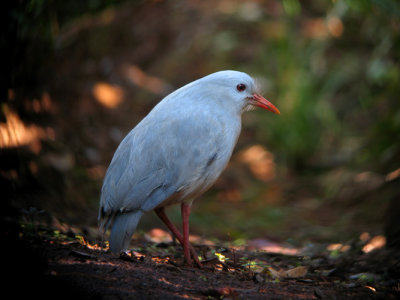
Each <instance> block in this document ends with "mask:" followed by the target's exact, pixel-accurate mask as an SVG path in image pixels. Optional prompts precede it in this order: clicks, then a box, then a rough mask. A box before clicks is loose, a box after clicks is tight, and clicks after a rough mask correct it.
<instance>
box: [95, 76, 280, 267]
mask: <svg viewBox="0 0 400 300" xmlns="http://www.w3.org/2000/svg"><path fill="white" fill-rule="evenodd" d="M254 107H261V108H263V109H266V110H268V111H271V112H273V113H275V114H280V111H279V110H278V109H277V108H276V107H275V106H274V105H273V104H272V103H271V102H269V101H268V100H266V99H265V98H264V97H263V96H261V95H260V94H259V92H258V91H257V87H256V84H255V81H254V79H253V78H252V77H250V75H248V74H246V73H244V72H240V71H233V70H223V71H218V72H215V73H212V74H209V75H207V76H205V77H202V78H200V79H197V80H195V81H193V82H191V83H188V84H187V85H185V86H183V87H181V88H179V89H177V90H175V91H174V92H172V93H171V94H169V95H167V96H166V97H165V98H164V99H162V100H161V101H160V102H159V103H158V104H157V105H156V106H155V107H154V108H153V109H152V110H151V111H150V112H149V113H148V114H147V116H145V117H144V118H143V119H142V120H141V121H140V122H139V123H138V124H137V125H136V126H135V127H134V128H133V129H132V130H131V131H130V132H129V133H128V134H127V135H126V136H125V138H124V139H123V140H122V142H121V143H120V144H119V146H118V147H117V150H116V151H115V153H114V156H113V158H112V160H111V163H110V165H109V167H108V168H107V171H106V174H105V177H104V180H103V185H102V188H101V195H100V205H99V214H98V221H99V229H100V230H101V231H102V232H103V236H104V234H105V233H106V232H107V230H109V229H110V235H109V248H110V251H111V252H112V253H121V252H123V251H125V250H127V249H128V247H129V244H130V241H131V239H132V235H133V234H134V232H135V230H136V227H137V225H138V223H139V220H140V219H141V217H142V216H143V214H144V213H145V212H149V211H152V210H154V211H155V213H156V214H157V216H158V217H159V218H160V219H161V220H162V221H163V222H164V223H165V225H166V226H167V228H168V229H169V230H170V231H171V232H172V233H173V235H174V236H175V237H176V238H177V240H178V241H179V242H180V244H181V245H182V247H183V254H184V262H185V264H187V265H190V266H192V265H193V260H194V262H195V263H196V264H197V265H198V266H199V267H201V262H200V261H199V258H198V256H197V254H196V251H195V249H194V247H193V246H192V245H191V244H190V243H189V216H190V213H191V206H192V203H193V201H194V200H195V199H197V198H199V196H200V195H202V194H203V193H204V192H205V191H207V190H208V189H209V188H210V187H211V186H212V185H213V183H214V182H215V181H216V180H217V179H218V177H219V176H220V175H221V173H222V172H223V170H224V169H225V168H226V166H227V164H228V162H229V160H230V158H231V156H232V153H233V150H234V147H235V145H236V143H237V140H238V137H239V134H240V131H241V126H242V125H241V123H242V122H241V117H242V113H243V112H245V111H247V110H250V109H252V108H254ZM174 204H178V205H180V206H181V217H182V227H183V228H182V231H183V232H182V233H181V232H180V231H179V230H178V229H177V227H176V226H175V225H174V224H173V223H172V222H171V221H170V220H169V218H168V216H167V215H166V213H165V208H166V207H167V206H170V205H174Z"/></svg>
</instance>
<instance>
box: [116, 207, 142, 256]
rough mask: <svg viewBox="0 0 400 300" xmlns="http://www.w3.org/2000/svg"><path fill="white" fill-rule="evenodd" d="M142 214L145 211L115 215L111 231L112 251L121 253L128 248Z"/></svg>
mask: <svg viewBox="0 0 400 300" xmlns="http://www.w3.org/2000/svg"><path fill="white" fill-rule="evenodd" d="M142 215H143V211H141V210H137V211H131V212H126V213H123V214H119V215H116V216H115V218H114V222H113V224H112V225H111V233H110V250H111V252H114V253H119V252H121V251H123V250H126V249H127V248H128V246H129V242H130V240H131V238H132V235H133V234H134V233H135V230H136V226H137V225H138V223H139V220H140V218H141V217H142Z"/></svg>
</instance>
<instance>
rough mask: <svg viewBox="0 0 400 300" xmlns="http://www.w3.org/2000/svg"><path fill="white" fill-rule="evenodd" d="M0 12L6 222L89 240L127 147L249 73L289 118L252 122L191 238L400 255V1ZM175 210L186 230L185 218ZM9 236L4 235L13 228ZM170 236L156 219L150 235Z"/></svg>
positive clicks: (29, 6)
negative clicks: (66, 230) (60, 228)
mask: <svg viewBox="0 0 400 300" xmlns="http://www.w3.org/2000/svg"><path fill="white" fill-rule="evenodd" d="M8 5H9V7H8V8H7V9H5V10H4V11H3V12H2V15H3V18H2V19H3V20H4V21H5V22H4V26H3V29H2V36H1V48H2V49H3V50H4V51H2V52H3V53H4V54H3V55H4V56H3V60H4V69H3V71H2V74H3V75H4V78H3V80H2V83H3V84H2V85H3V86H2V98H1V113H0V183H1V195H2V196H1V211H2V215H3V216H2V222H3V223H5V224H7V226H9V225H10V224H12V223H13V222H16V221H17V222H18V223H34V222H43V223H47V224H55V223H58V224H59V223H65V224H70V225H74V226H79V227H82V228H86V230H89V229H91V228H92V229H93V228H95V227H96V226H97V210H98V201H99V193H100V188H101V184H102V179H103V176H104V174H105V171H106V168H107V167H108V164H109V162H110V160H111V158H112V155H113V153H114V151H115V149H116V147H117V145H118V144H119V142H120V141H121V140H122V138H123V137H124V136H125V135H126V134H127V133H128V132H129V130H130V129H131V128H132V127H133V126H135V125H136V124H137V123H138V122H139V121H140V120H141V119H142V118H143V117H144V116H145V115H146V114H147V113H148V112H149V111H150V109H151V108H152V107H153V106H154V105H155V104H156V103H157V102H158V101H160V100H161V99H162V98H163V97H164V96H165V95H167V94H168V93H169V92H171V91H172V90H174V89H176V88H178V87H180V86H182V85H184V84H186V83H188V82H190V81H192V80H195V79H197V78H199V77H202V76H204V75H207V74H209V73H212V72H215V71H219V70H223V69H235V70H240V71H244V72H247V73H249V74H251V75H252V76H254V77H255V78H256V80H257V82H258V84H259V86H260V90H261V92H262V94H263V95H264V96H265V97H266V98H267V99H269V100H270V101H271V102H272V103H274V104H275V105H276V106H277V107H278V108H279V109H280V111H281V115H279V116H276V115H273V114H270V113H267V112H266V111H262V110H255V111H252V112H249V113H247V114H246V115H245V116H244V119H243V130H242V134H241V136H240V139H239V142H238V145H237V147H236V150H235V153H234V155H233V157H232V160H231V162H230V164H229V166H228V168H227V170H226V171H225V172H224V173H223V175H222V176H221V178H220V179H219V180H218V181H217V183H216V184H215V185H214V186H213V187H212V188H211V189H210V191H208V192H207V193H206V194H205V195H204V196H203V197H202V199H201V200H200V201H197V202H195V204H194V207H193V213H192V216H191V232H192V233H194V234H197V235H199V236H202V237H207V238H208V239H220V240H230V241H232V242H234V243H236V244H241V243H245V242H246V240H248V239H254V238H260V237H261V238H268V239H273V240H277V241H287V242H289V243H291V244H293V245H295V246H299V245H304V244H306V243H309V242H326V241H329V242H343V241H347V240H349V239H357V238H358V237H359V236H360V234H362V233H364V232H368V233H369V234H370V235H371V236H376V235H384V236H386V238H387V239H388V241H387V242H388V243H389V244H390V245H398V244H399V228H400V225H399V222H400V221H399V220H400V216H399V214H400V213H399V211H400V209H399V187H400V182H399V178H400V101H399V100H400V99H399V95H400V69H399V64H400V63H399V59H400V38H399V37H400V5H399V4H398V2H397V1H395V0H382V1H373V0H371V1H343V0H336V1H311V0H310V1H297V0H285V1H272V0H271V1H261V0H260V1H227V0H224V1H223V0H221V1H112V0H110V1H106V0H97V1H95V0H92V1H79V2H77V1H72V2H71V1H54V0H53V1H51V0H43V1H39V0H32V1H13V3H12V4H8ZM169 213H170V214H171V216H172V219H173V220H174V221H178V220H179V208H171V209H170V210H169ZM7 226H3V228H5V229H7V228H8V227H7ZM159 226H161V225H160V223H159V221H158V220H156V218H155V217H154V215H153V214H147V215H146V216H145V217H144V218H143V220H142V222H141V224H140V225H139V229H140V230H139V231H147V230H148V229H150V228H153V227H159Z"/></svg>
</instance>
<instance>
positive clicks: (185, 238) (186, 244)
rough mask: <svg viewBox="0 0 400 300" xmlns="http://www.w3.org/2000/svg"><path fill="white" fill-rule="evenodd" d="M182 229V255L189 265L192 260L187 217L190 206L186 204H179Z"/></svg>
mask: <svg viewBox="0 0 400 300" xmlns="http://www.w3.org/2000/svg"><path fill="white" fill-rule="evenodd" d="M181 215H182V227H183V254H184V255H185V259H186V262H187V263H188V264H189V265H191V264H192V259H191V257H190V252H189V246H190V243H189V216H190V205H188V204H186V203H184V202H183V203H182V204H181Z"/></svg>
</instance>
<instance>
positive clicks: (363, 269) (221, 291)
mask: <svg viewBox="0 0 400 300" xmlns="http://www.w3.org/2000/svg"><path fill="white" fill-rule="evenodd" d="M10 228H11V227H10ZM4 241H5V242H7V245H12V247H10V246H9V247H8V248H7V249H8V252H9V253H7V254H6V256H4V259H5V264H6V265H7V266H8V269H7V268H6V269H5V271H4V274H7V276H6V278H7V279H6V284H5V287H6V289H9V290H10V291H11V292H12V294H13V295H15V296H30V297H32V296H36V295H37V296H51V297H54V296H57V298H58V299H64V298H65V299H66V298H68V299H71V298H72V297H75V299H350V298H351V299H399V298H400V280H399V276H398V275H399V271H398V270H399V265H398V264H399V261H400V259H399V254H398V252H394V251H389V250H387V249H384V248H381V249H379V250H375V251H372V252H370V253H363V252H362V251H360V249H361V248H360V247H365V245H366V244H367V243H368V242H367V241H365V243H364V244H363V245H361V244H360V242H359V243H358V245H356V244H353V245H339V247H336V249H333V248H334V247H333V248H332V246H331V248H330V249H331V251H327V250H326V245H313V246H312V247H309V248H308V249H303V250H302V251H300V252H299V253H296V254H295V255H285V254H279V253H271V252H266V251H255V250H248V249H246V248H245V247H241V248H240V247H229V246H228V247H226V246H218V245H200V244H195V248H196V250H197V251H198V254H199V255H200V256H202V257H203V259H202V261H203V268H201V269H200V268H197V267H189V266H185V265H184V263H183V253H182V248H181V247H180V246H179V245H174V244H173V243H172V242H169V243H166V242H160V243H154V242H150V241H146V240H145V239H144V238H139V239H138V240H134V241H133V243H134V248H133V250H131V251H130V252H127V253H124V254H123V255H120V256H118V255H114V254H111V253H110V252H109V251H107V250H106V249H103V248H101V247H99V243H94V242H93V243H89V242H88V240H87V238H85V237H84V236H83V235H79V234H76V233H73V232H72V231H71V230H69V231H66V232H62V231H60V230H59V229H55V228H51V227H48V226H36V227H35V228H34V229H32V227H30V226H27V225H25V226H24V225H23V226H19V225H17V226H14V229H13V230H9V231H8V234H6V237H5V240H4ZM10 243H12V244H10ZM221 244H223V243H221ZM16 286H17V287H16Z"/></svg>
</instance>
